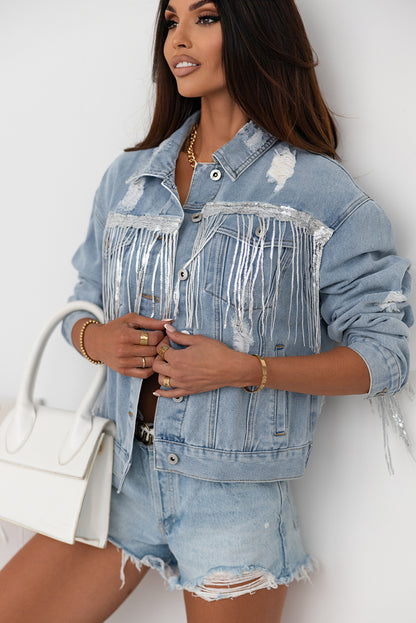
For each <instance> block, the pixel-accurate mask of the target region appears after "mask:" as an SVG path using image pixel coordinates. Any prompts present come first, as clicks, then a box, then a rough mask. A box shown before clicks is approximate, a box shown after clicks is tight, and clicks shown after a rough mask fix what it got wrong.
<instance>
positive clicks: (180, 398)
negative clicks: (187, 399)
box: [172, 396, 184, 402]
mask: <svg viewBox="0 0 416 623" xmlns="http://www.w3.org/2000/svg"><path fill="white" fill-rule="evenodd" d="M183 399H184V396H176V397H175V398H172V400H173V402H182V400H183Z"/></svg>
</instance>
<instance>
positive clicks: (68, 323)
mask: <svg viewBox="0 0 416 623" xmlns="http://www.w3.org/2000/svg"><path fill="white" fill-rule="evenodd" d="M89 317H91V318H92V317H93V316H92V314H91V313H90V312H87V311H82V310H81V311H76V312H73V313H72V314H69V316H66V318H64V320H63V322H62V335H63V336H64V338H65V339H66V341H67V342H68V344H70V346H73V343H72V337H71V334H72V329H73V328H74V324H75V323H76V322H78V320H81V318H89Z"/></svg>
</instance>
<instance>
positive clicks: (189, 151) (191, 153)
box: [186, 123, 198, 169]
mask: <svg viewBox="0 0 416 623" xmlns="http://www.w3.org/2000/svg"><path fill="white" fill-rule="evenodd" d="M197 134H198V124H197V123H195V125H194V126H193V128H192V130H191V134H190V136H189V144H188V148H187V150H186V155H187V156H188V162H189V164H190V165H191V167H192V168H193V169H195V166H196V158H195V153H194V144H195V141H196V136H197Z"/></svg>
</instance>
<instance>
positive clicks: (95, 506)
mask: <svg viewBox="0 0 416 623" xmlns="http://www.w3.org/2000/svg"><path fill="white" fill-rule="evenodd" d="M79 310H82V311H86V312H90V313H91V314H93V315H94V316H95V317H96V318H98V320H100V321H101V322H103V312H102V310H101V309H100V308H99V307H97V306H96V305H94V304H93V303H89V302H87V301H75V302H73V303H68V304H67V305H66V306H65V307H63V308H62V309H61V310H60V311H59V312H57V313H56V314H55V315H54V316H53V317H52V318H51V319H50V321H49V322H48V323H47V325H46V326H45V328H44V329H43V331H42V332H41V334H40V335H39V337H38V339H37V341H36V342H35V344H34V346H33V349H32V352H31V354H30V356H29V360H28V362H27V366H26V369H25V373H24V375H23V380H22V383H21V386H20V389H19V392H18V396H17V401H16V405H15V407H14V408H13V409H12V410H11V411H10V413H9V414H8V415H7V416H6V418H5V419H4V420H3V422H2V423H1V425H0V517H1V518H3V519H5V520H7V521H9V522H12V523H15V524H18V525H20V526H23V527H24V528H28V529H29V530H33V531H34V532H40V533H41V534H45V535H47V536H50V537H52V538H54V539H58V540H60V541H64V542H66V543H74V541H82V542H84V543H88V544H89V545H94V546H96V547H105V545H106V542H107V534H108V523H109V511H110V496H111V475H112V464H113V437H114V435H115V424H114V422H112V421H111V420H107V419H105V418H102V417H98V416H93V415H92V407H93V405H94V403H95V400H96V398H97V396H98V394H99V392H100V390H101V388H102V387H103V384H104V382H105V376H106V366H104V365H102V366H100V367H99V370H98V371H97V374H96V376H95V377H94V379H93V382H92V385H91V386H90V388H89V390H88V392H87V393H86V395H85V397H84V398H83V400H82V402H81V405H80V406H79V408H78V409H77V411H76V412H75V413H72V412H70V411H64V410H61V409H54V408H51V407H47V406H42V405H37V404H35V403H34V401H33V392H34V385H35V380H36V376H37V372H38V369H39V364H40V361H41V357H42V353H43V351H44V348H45V346H46V343H47V340H48V338H49V336H50V334H51V333H52V331H53V329H54V328H55V327H56V326H57V324H58V323H59V322H60V321H61V320H62V319H63V318H64V317H65V316H67V315H68V314H70V313H71V312H74V311H79Z"/></svg>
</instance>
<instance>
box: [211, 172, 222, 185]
mask: <svg viewBox="0 0 416 623" xmlns="http://www.w3.org/2000/svg"><path fill="white" fill-rule="evenodd" d="M209 176H210V178H211V179H212V180H213V181H214V182H218V180H220V179H221V177H222V173H221V171H220V170H219V169H213V170H212V171H211V173H210V175H209Z"/></svg>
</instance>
